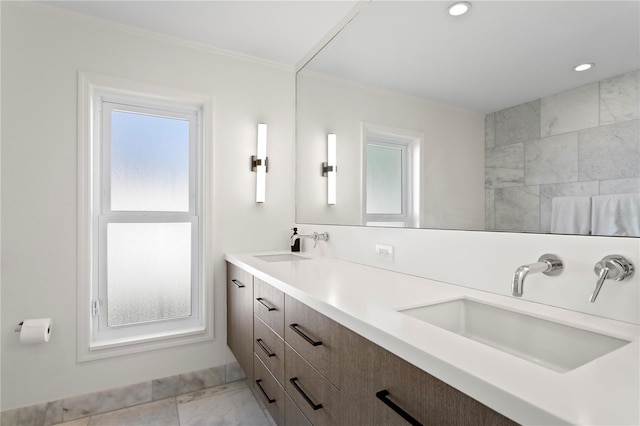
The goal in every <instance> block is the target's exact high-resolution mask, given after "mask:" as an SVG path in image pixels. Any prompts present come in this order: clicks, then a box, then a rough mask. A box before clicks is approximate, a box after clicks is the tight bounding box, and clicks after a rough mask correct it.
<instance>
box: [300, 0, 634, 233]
mask: <svg viewBox="0 0 640 426" xmlns="http://www.w3.org/2000/svg"><path fill="white" fill-rule="evenodd" d="M451 4H452V1H451V2H440V1H407V2H405V1H375V0H374V1H372V2H370V3H368V4H367V5H366V6H365V7H363V8H362V10H360V12H359V13H358V14H357V15H356V16H355V17H354V18H353V19H352V20H351V21H350V22H349V23H348V24H347V25H346V26H345V27H344V28H343V29H342V30H341V31H340V32H339V33H338V34H337V35H336V36H335V37H334V38H333V39H332V40H331V41H330V42H329V43H328V44H327V45H326V46H325V47H324V48H322V49H321V50H320V51H319V52H318V54H317V55H316V56H315V57H313V58H312V59H311V60H310V61H309V62H308V63H307V64H306V65H305V66H304V67H302V68H301V69H300V70H299V72H298V74H297V122H296V123H297V129H296V138H297V142H296V144H297V145H296V147H297V148H296V155H297V172H296V178H297V187H296V220H297V222H298V223H310V224H335V225H363V226H365V225H366V226H400V227H420V228H436V229H464V230H487V231H510V232H535V233H550V232H553V233H559V234H584V235H588V234H592V235H620V236H640V198H639V197H640V138H639V127H640V126H639V109H640V108H639V105H640V97H639V89H638V81H639V71H638V69H639V68H640V54H639V52H640V41H639V39H640V25H639V20H640V3H639V2H637V1H530V2H529V1H475V2H471V9H470V10H469V12H468V13H466V14H465V15H462V16H457V17H456V16H451V15H450V14H449V13H448V6H450V5H451ZM580 64H592V67H591V69H589V70H586V71H576V70H575V69H574V67H576V66H577V65H580ZM329 134H331V135H335V139H336V154H335V156H336V159H335V163H336V164H335V165H334V166H331V167H329V169H327V168H326V167H325V168H324V171H323V168H322V163H324V162H327V161H328V157H327V156H328V155H329V154H328V152H327V140H328V135H329ZM332 137H333V136H332ZM327 170H329V172H327ZM331 173H334V177H335V182H336V190H337V195H336V197H335V204H331V203H330V202H328V198H327V197H328V192H330V191H331V188H329V186H330V185H331V182H333V181H334V179H331V178H329V177H328V176H327V175H330V174H331Z"/></svg>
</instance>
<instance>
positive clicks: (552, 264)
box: [511, 254, 564, 297]
mask: <svg viewBox="0 0 640 426" xmlns="http://www.w3.org/2000/svg"><path fill="white" fill-rule="evenodd" d="M563 269H564V264H563V263H562V260H561V259H560V258H559V257H558V256H556V255H555V254H543V255H542V256H540V258H539V259H538V262H536V263H532V264H530V265H522V266H521V267H519V268H518V269H517V270H516V273H515V274H514V275H513V280H512V281H511V294H512V295H514V296H516V297H521V296H522V292H523V289H524V279H525V278H526V277H527V275H529V274H535V273H538V272H542V273H543V274H545V275H550V276H555V275H559V274H560V273H561V272H562V271H563Z"/></svg>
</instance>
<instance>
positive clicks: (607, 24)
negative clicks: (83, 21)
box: [44, 0, 640, 112]
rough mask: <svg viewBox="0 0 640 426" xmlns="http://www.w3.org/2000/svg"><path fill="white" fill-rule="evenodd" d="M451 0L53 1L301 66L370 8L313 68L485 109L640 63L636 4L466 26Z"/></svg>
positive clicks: (479, 9) (534, 7)
mask: <svg viewBox="0 0 640 426" xmlns="http://www.w3.org/2000/svg"><path fill="white" fill-rule="evenodd" d="M452 1H453V0H451V1H449V0H447V1H434V0H424V1H384V0H374V1H373V2H371V3H367V2H366V1H358V0H348V1H346V0H345V1H333V0H314V1H311V0H306V1H301V0H297V1H296V0H294V1H272V0H262V1H244V0H227V1H221V0H216V1H211V0H201V1H186V0H185V1H164V0H160V1H153V0H145V1H116V0H112V1H104V0H85V1H58V0H49V1H46V0H45V1H44V2H45V3H46V4H48V5H51V6H54V7H58V8H63V9H67V10H70V11H74V12H77V13H81V14H85V15H90V16H93V17H96V18H99V19H102V20H107V21H114V22H117V23H119V24H123V25H126V26H130V27H136V28H141V29H143V30H147V31H151V32H154V33H160V34H166V35H169V36H172V37H176V38H180V39H184V40H187V41H192V42H196V43H199V44H203V45H207V46H211V47H214V48H218V49H223V50H228V51H233V52H238V53H241V54H245V55H250V56H253V57H258V58H262V59H266V60H269V61H274V62H278V63H282V64H287V65H291V66H294V67H295V66H298V65H299V64H300V63H301V61H303V60H304V59H306V58H308V56H309V53H310V52H312V51H314V50H315V49H316V48H317V47H318V46H319V43H320V42H321V41H323V40H326V37H327V35H329V34H330V33H332V31H334V30H335V28H336V26H337V25H339V24H340V23H341V22H344V20H345V17H347V16H348V15H349V14H350V13H351V12H352V11H353V10H355V9H354V8H362V6H365V5H366V7H364V8H363V9H362V10H361V11H360V14H359V15H358V16H356V18H355V19H353V21H352V22H351V23H350V24H349V25H348V26H347V27H346V28H345V29H344V30H342V31H341V32H340V33H339V34H338V36H336V37H335V39H334V40H333V41H332V43H331V44H330V46H329V49H324V50H323V51H322V52H321V54H320V55H318V56H317V57H316V58H314V60H313V62H312V63H311V65H310V67H309V68H311V69H314V70H317V71H320V72H324V73H329V74H334V75H338V76H341V77H344V78H348V79H352V80H358V81H361V82H364V83H366V84H369V85H374V86H378V87H383V88H386V89H390V90H397V91H400V92H404V93H410V94H413V95H417V96H421V97H425V98H428V99H432V100H435V101H440V102H443V103H447V104H451V105H457V106H460V107H463V108H469V109H473V110H477V111H481V112H491V111H496V110H499V109H502V108H506V107H508V106H512V105H516V104H519V103H523V102H526V101H529V100H533V99H537V98H539V97H542V96H546V95H549V94H553V93H558V92H560V91H562V90H566V89H567V88H571V87H577V86H580V85H582V84H586V83H589V82H592V81H598V80H601V79H604V78H607V77H610V76H613V75H618V74H622V73H624V72H627V71H630V70H634V69H637V68H638V67H639V66H640V59H639V57H640V55H639V52H640V37H639V25H640V24H639V21H640V2H638V1H635V0H632V1H611V0H607V1H592V0H588V1H524V0H513V1H486V0H476V1H473V2H472V3H473V5H472V8H471V11H470V13H468V14H467V15H465V16H462V17H459V18H452V17H451V16H448V15H447V14H446V6H448V5H449V4H450V3H451V2H452ZM381 59H382V60H381ZM583 61H587V62H596V67H595V68H594V69H593V70H592V71H589V72H586V73H580V74H578V73H575V72H574V71H572V69H571V68H572V66H574V65H576V64H578V63H581V62H583Z"/></svg>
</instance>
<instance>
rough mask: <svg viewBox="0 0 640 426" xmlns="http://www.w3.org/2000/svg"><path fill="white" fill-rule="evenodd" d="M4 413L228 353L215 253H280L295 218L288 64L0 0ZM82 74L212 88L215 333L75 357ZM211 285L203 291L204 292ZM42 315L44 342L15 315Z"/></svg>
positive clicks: (184, 368) (218, 359)
mask: <svg viewBox="0 0 640 426" xmlns="http://www.w3.org/2000/svg"><path fill="white" fill-rule="evenodd" d="M1 7H2V37H1V40H2V124H3V126H2V142H3V146H2V148H3V153H2V169H1V170H2V200H1V205H2V210H1V218H2V228H1V231H2V234H1V235H2V254H3V256H2V276H1V278H2V298H1V300H2V383H1V384H2V409H3V410H6V409H11V408H15V407H19V406H23V405H30V404H35V403H40V402H45V401H49V400H54V399H59V398H62V397H66V396H72V395H78V394H84V393H88V392H93V391H97V390H102V389H107V388H111V387H118V386H123V385H126V384H131V383H137V382H141V381H146V380H151V379H154V378H160V377H165V376H170V375H174V374H179V373H183V372H188V371H194V370H199V369H204V368H208V367H213V366H219V365H222V364H224V363H225V362H226V320H225V269H224V260H223V253H225V252H232V251H249V250H271V249H280V248H282V247H283V246H285V245H286V242H287V241H288V235H289V228H291V227H292V225H293V211H294V208H293V193H294V188H293V182H294V177H293V166H292V164H293V161H294V159H293V139H294V138H293V132H294V78H293V70H292V69H287V68H284V67H279V66H275V65H273V64H266V63H264V62H258V61H253V60H248V59H245V58H240V57H232V56H228V55H222V54H218V53H216V52H212V51H210V50H206V49H204V48H197V47H194V46H189V45H186V44H182V43H177V42H174V41H171V40H168V39H165V38H157V37H153V36H150V35H147V34H143V33H141V32H138V31H129V30H125V29H121V28H118V27H113V26H110V25H107V24H102V23H99V22H96V21H94V20H90V19H86V18H81V17H78V16H76V15H70V14H66V13H63V12H59V11H56V10H54V9H49V8H48V7H46V6H37V5H33V4H26V5H25V4H17V3H7V2H2V3H1ZM79 70H82V71H87V72H93V73H98V74H104V75H110V76H114V77H119V78H124V79H130V80H135V81H140V82H145V83H150V84H154V85H162V86H167V87H172V88H177V89H182V90H188V91H195V92H201V93H205V94H210V95H212V96H213V97H214V132H213V133H214V141H213V143H214V151H215V152H214V155H215V162H214V164H213V168H214V173H213V174H214V188H215V191H214V192H215V198H214V202H215V212H214V215H215V218H214V223H215V228H214V235H213V236H212V238H213V240H214V253H212V255H211V257H210V258H209V259H208V261H210V262H212V263H213V266H214V268H215V283H208V284H209V285H210V286H212V287H213V290H214V291H213V298H214V304H215V318H214V320H215V327H214V332H215V338H214V341H212V342H208V343H203V344H196V345H188V346H183V347H176V348H172V349H166V350H158V351H154V352H147V353H141V354H137V355H132V356H124V357H118V358H113V359H106V360H99V361H91V362H85V363H78V362H76V286H77V285H84V284H85V283H79V282H77V280H76V266H77V265H76V226H77V224H76V187H77V182H76V170H77V164H76V154H77V148H76V147H77V115H78V114H77V73H78V71H79ZM258 122H265V123H268V125H269V146H268V151H269V152H268V154H269V157H270V161H269V162H270V168H269V173H268V176H267V202H266V203H265V204H264V205H257V204H256V203H255V174H254V173H251V172H250V170H249V157H250V156H251V155H252V154H254V153H255V145H256V140H255V135H256V124H257V123H258ZM210 294H211V293H210ZM38 317H52V318H53V323H54V332H53V335H52V338H51V341H50V342H49V343H48V344H45V345H38V346H23V345H20V344H19V341H18V334H17V333H14V332H13V328H14V327H15V325H16V324H17V323H18V322H19V321H21V320H22V319H24V318H38Z"/></svg>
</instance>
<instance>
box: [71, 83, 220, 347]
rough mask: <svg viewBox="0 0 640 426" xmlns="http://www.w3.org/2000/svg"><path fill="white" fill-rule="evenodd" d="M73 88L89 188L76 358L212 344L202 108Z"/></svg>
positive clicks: (117, 86)
mask: <svg viewBox="0 0 640 426" xmlns="http://www.w3.org/2000/svg"><path fill="white" fill-rule="evenodd" d="M96 81H97V83H96ZM80 86H81V94H84V95H85V99H84V102H81V105H80V106H81V108H83V109H86V110H88V111H90V112H88V113H84V114H83V113H81V115H82V116H83V118H84V119H85V120H86V127H81V131H82V130H84V132H83V133H84V135H85V136H86V138H84V140H81V145H80V146H81V149H80V152H81V159H80V162H82V163H83V165H82V167H81V168H80V174H79V179H80V180H81V181H82V180H83V175H84V178H86V179H87V180H88V181H89V182H91V183H90V184H86V185H83V184H82V182H81V184H80V188H79V189H80V191H79V192H80V198H81V203H82V204H81V207H80V213H81V217H80V219H81V221H82V220H83V219H84V225H83V227H81V228H82V229H81V230H80V232H79V236H80V239H81V240H80V241H79V246H80V248H82V247H86V248H87V250H88V254H87V255H83V254H82V252H81V257H82V259H81V263H82V266H81V267H80V272H81V274H79V277H80V282H79V292H78V294H79V296H80V297H79V305H80V309H79V319H80V317H84V318H86V316H84V314H88V315H89V320H90V321H89V323H90V325H89V326H88V327H83V329H84V330H83V336H81V339H80V341H81V343H80V345H79V351H80V354H81V359H93V358H95V357H103V356H111V354H121V353H129V352H137V351H139V350H147V349H150V348H156V347H158V346H169V345H175V344H180V343H184V342H191V341H194V340H195V341H199V340H201V339H203V338H210V337H211V330H210V329H211V327H207V326H206V325H207V324H206V317H205V312H206V310H205V305H206V303H205V299H204V293H205V282H206V274H205V268H204V263H203V259H204V249H205V247H206V245H207V244H206V242H205V241H204V235H205V233H204V231H203V228H204V227H205V222H204V217H205V216H204V213H205V209H204V206H205V204H206V203H205V199H204V195H203V194H204V191H203V187H204V182H205V180H204V171H205V167H204V155H203V152H204V150H203V139H204V135H203V129H204V125H203V124H204V123H203V118H204V111H205V109H208V108H209V106H208V101H207V100H206V98H197V97H196V98H194V97H193V96H188V95H186V94H185V95H182V94H177V93H175V92H169V91H167V90H166V89H162V88H149V87H142V86H140V87H138V85H136V84H135V83H131V82H122V81H116V80H114V79H109V78H107V77H100V76H93V75H84V74H81V78H80ZM123 86H125V87H123ZM131 88H135V89H137V90H134V91H132V90H131ZM81 101H82V99H81ZM82 278H85V279H86V281H88V282H84V281H83V279H82ZM83 303H86V306H88V309H85V307H84V306H83ZM79 323H81V321H79ZM189 336H191V338H189ZM194 336H195V337H194ZM96 352H98V353H99V354H96Z"/></svg>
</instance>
